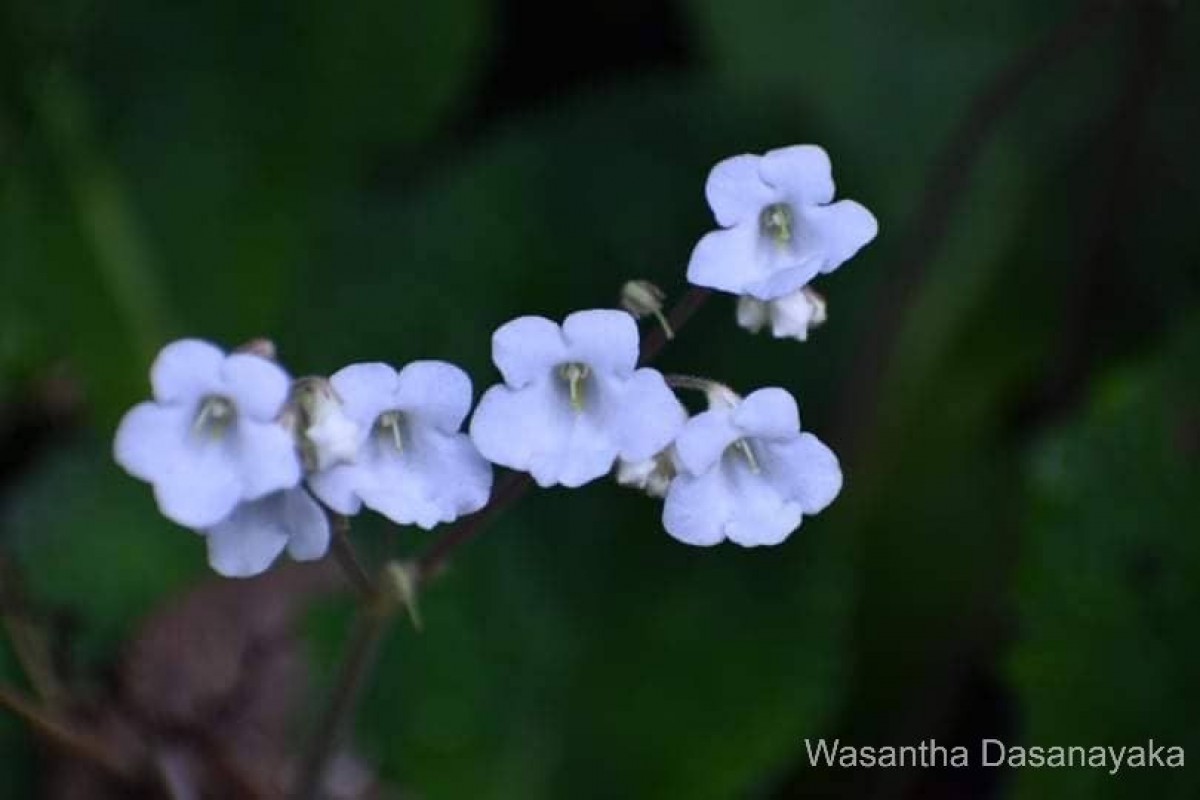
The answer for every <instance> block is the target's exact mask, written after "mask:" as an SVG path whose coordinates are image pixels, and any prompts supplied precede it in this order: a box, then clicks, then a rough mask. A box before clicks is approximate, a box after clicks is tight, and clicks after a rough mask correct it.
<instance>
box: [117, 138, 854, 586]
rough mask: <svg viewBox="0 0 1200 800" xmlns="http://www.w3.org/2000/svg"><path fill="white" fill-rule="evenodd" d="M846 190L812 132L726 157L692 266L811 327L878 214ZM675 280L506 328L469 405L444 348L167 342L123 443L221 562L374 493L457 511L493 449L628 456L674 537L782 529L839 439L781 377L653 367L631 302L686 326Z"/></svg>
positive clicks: (553, 476) (752, 310)
mask: <svg viewBox="0 0 1200 800" xmlns="http://www.w3.org/2000/svg"><path fill="white" fill-rule="evenodd" d="M833 193H834V188H833V180H832V177H831V171H830V164H829V158H828V156H827V155H826V154H825V151H824V150H822V149H821V148H819V147H816V146H813V145H802V146H795V147H787V148H783V149H780V150H773V151H771V152H768V153H767V154H765V155H763V156H757V155H741V156H736V157H734V158H730V159H728V160H726V161H723V162H721V163H720V164H718V165H717V166H716V167H714V168H713V170H712V172H711V174H710V175H709V178H708V183H707V185H706V194H707V197H708V202H709V205H710V206H711V207H712V210H713V213H714V215H715V217H716V221H717V223H718V224H719V225H720V230H716V231H713V232H712V233H709V234H707V235H706V236H704V237H703V238H702V239H701V240H700V242H699V244H697V245H696V248H695V250H694V251H693V253H692V256H691V261H690V263H689V265H688V268H687V277H688V280H689V281H690V282H691V283H693V284H695V285H697V286H701V287H707V288H712V289H718V290H721V291H725V292H729V293H732V294H735V295H738V296H739V301H738V306H737V320H738V323H739V324H740V325H741V326H742V327H744V328H747V329H749V330H751V331H758V330H760V329H762V328H764V327H768V326H769V327H770V329H771V331H772V333H773V334H774V335H775V336H776V337H779V338H796V339H800V340H804V339H806V338H807V336H808V334H809V331H810V330H811V329H812V328H813V327H815V326H817V325H819V324H820V323H822V322H823V321H824V320H825V315H826V310H825V301H824V299H823V298H822V297H821V296H820V295H818V294H817V293H816V291H815V290H814V289H813V288H812V287H811V286H810V285H809V284H810V283H811V281H812V280H813V279H814V278H816V277H817V276H818V275H821V274H824V273H828V272H831V271H833V270H834V269H836V268H837V267H839V266H840V265H841V264H842V263H844V262H845V261H846V260H847V259H849V258H850V257H851V256H853V255H854V254H855V253H856V252H857V251H858V250H859V249H860V248H861V247H863V246H864V245H865V244H866V243H867V242H869V241H870V240H871V239H872V238H873V237H874V236H875V233H876V230H877V226H876V222H875V219H874V217H873V216H871V214H870V212H868V211H867V210H866V209H865V208H864V207H862V206H861V205H859V204H858V203H855V202H853V201H851V200H841V201H838V202H833ZM663 296H664V295H663V293H662V292H661V290H659V289H658V287H655V286H653V285H652V284H649V283H647V282H645V281H630V282H629V283H627V284H626V285H625V288H624V290H623V297H622V306H623V308H624V309H626V310H616V309H593V310H587V311H579V312H576V313H574V314H571V315H569V316H568V317H567V318H566V319H564V320H563V322H562V323H561V324H558V323H556V322H554V321H552V320H549V319H546V318H544V317H539V316H523V317H519V318H517V319H514V320H511V321H509V322H507V323H505V324H503V325H501V326H500V327H499V328H498V329H497V330H496V332H495V334H494V335H493V337H492V359H493V361H494V363H495V365H496V367H497V369H498V370H499V372H500V376H501V378H502V383H499V384H497V385H495V386H492V387H491V388H489V389H488V390H487V391H486V392H484V394H483V396H482V397H481V398H480V400H479V404H478V406H477V407H476V408H475V410H474V413H472V411H471V406H472V386H471V380H470V378H469V377H468V376H467V375H466V373H464V372H463V371H462V370H461V369H459V368H458V367H456V366H454V365H452V364H448V363H445V362H441V361H416V362H413V363H410V364H408V365H406V366H404V367H403V368H401V369H399V370H396V369H394V368H393V367H391V366H388V365H386V364H381V363H366V364H352V365H350V366H347V367H345V368H343V369H341V370H339V371H337V372H336V373H334V374H333V375H332V376H330V377H329V378H327V379H326V378H321V377H306V378H299V379H296V380H293V379H291V378H290V377H289V376H288V374H287V373H286V372H285V371H284V370H283V368H282V367H280V366H279V365H278V364H277V363H276V362H275V361H274V358H273V353H272V352H266V351H263V350H262V348H261V347H255V348H247V349H245V350H243V351H239V352H234V353H232V354H226V353H224V352H222V351H221V350H220V349H218V348H217V347H216V346H214V345H212V344H209V343H207V342H203V341H199V340H194V339H186V340H182V341H178V342H174V343H173V344H170V345H168V346H167V347H166V348H164V349H163V351H162V352H161V353H160V354H159V356H158V359H157V360H156V361H155V363H154V365H153V367H152V369H151V375H150V380H151V385H152V389H153V399H152V400H151V401H149V402H145V403H141V404H140V405H137V406H135V407H134V408H133V409H132V410H130V411H129V412H128V413H127V414H126V415H125V417H124V419H123V420H122V422H121V424H120V427H119V428H118V430H117V434H116V441H115V447H114V453H115V457H116V460H117V461H118V463H120V464H121V465H122V466H123V467H124V468H125V469H126V470H127V471H128V472H129V473H130V474H132V475H134V476H135V477H138V478H141V479H143V480H145V481H148V482H149V483H151V484H152V485H153V488H154V495H155V498H156V500H157V502H158V506H159V508H160V510H161V511H162V513H163V514H164V515H165V516H166V517H167V518H169V519H171V520H173V521H174V522H176V523H178V524H180V525H182V526H185V527H188V528H192V529H194V530H196V531H197V532H199V533H200V534H202V535H203V536H204V537H205V538H206V540H207V545H208V551H209V561H210V563H211V565H212V566H213V568H214V569H215V570H216V571H218V572H220V573H222V574H224V575H229V576H246V575H254V574H257V573H259V572H262V571H263V570H265V569H266V568H267V567H268V566H270V564H271V563H272V562H273V561H274V560H275V559H276V558H277V557H278V556H279V555H280V553H282V552H283V551H284V550H285V549H286V550H287V551H288V553H289V554H290V555H291V556H292V557H293V558H295V559H300V560H306V559H316V558H320V557H322V556H323V555H324V554H325V553H326V551H327V549H328V547H329V538H330V515H332V514H337V515H346V516H348V515H353V514H357V513H358V512H359V511H360V510H362V508H363V507H364V506H365V507H367V508H369V509H371V510H373V511H376V512H378V513H380V514H382V515H384V516H385V517H387V518H388V519H390V520H392V521H393V522H395V523H397V524H401V525H417V526H420V527H422V528H425V529H429V528H432V527H434V526H436V525H439V524H442V523H449V522H452V521H454V520H456V519H458V518H459V517H461V516H463V515H466V514H470V513H472V512H474V511H477V510H479V509H481V508H483V507H484V506H485V505H486V504H487V503H488V500H489V495H490V492H491V487H492V465H493V464H496V465H500V466H503V467H507V468H509V469H512V470H518V471H521V472H527V473H529V474H530V475H531V476H532V479H533V480H534V481H535V482H536V483H537V484H538V485H539V486H543V487H548V486H556V485H561V486H566V487H578V486H582V485H584V484H586V483H589V482H591V481H594V480H596V479H598V478H601V477H603V476H605V475H607V474H610V473H615V477H616V479H617V480H618V481H619V482H620V483H621V484H622V485H625V486H631V487H635V488H638V489H641V490H643V491H645V492H646V493H647V494H650V495H651V496H654V497H658V498H662V499H663V500H664V504H663V525H664V527H665V528H666V530H667V532H668V533H669V534H670V535H671V536H673V537H675V538H676V539H678V540H680V541H682V542H686V543H688V544H694V545H713V544H716V543H718V542H721V541H723V540H726V539H728V540H729V541H732V542H735V543H737V544H741V545H746V546H750V545H769V544H777V543H779V542H781V541H783V540H784V539H785V538H787V537H788V536H789V535H790V534H791V533H792V532H793V531H794V530H795V529H796V528H797V527H798V526H799V525H800V522H801V520H802V518H803V516H804V515H811V514H815V513H817V512H818V511H820V510H821V509H823V508H824V507H825V506H827V505H828V504H829V503H830V502H832V501H833V499H834V497H835V496H836V495H837V494H838V492H839V490H840V488H841V483H842V475H841V470H840V468H839V465H838V461H837V458H836V456H835V455H834V454H833V452H832V451H831V450H830V449H829V448H828V447H826V446H825V445H824V444H822V443H821V442H820V441H819V440H818V439H816V438H815V437H814V436H813V435H812V434H810V433H804V432H801V430H800V419H799V413H798V411H797V406H796V402H795V400H794V399H793V397H792V396H791V395H790V394H788V393H787V392H786V391H785V390H783V389H779V388H766V389H759V390H758V391H754V392H751V393H750V394H749V395H747V396H746V397H744V398H743V397H740V396H738V395H737V394H735V393H734V392H733V391H731V390H730V389H728V388H726V387H725V386H723V385H721V384H720V383H717V382H715V381H711V380H708V379H701V378H694V377H664V376H663V375H662V374H661V373H659V372H657V371H656V370H654V369H651V368H649V367H646V366H641V367H639V365H638V362H639V355H640V349H639V348H640V343H639V333H638V327H637V322H636V320H635V316H636V317H638V318H640V317H643V316H651V315H652V316H654V317H655V318H657V320H658V321H659V323H660V324H661V325H662V327H663V330H664V333H665V334H666V336H667V337H671V336H672V335H673V333H674V332H673V330H672V328H671V326H670V321H669V319H668V317H667V316H666V315H664V314H663V312H662V306H661V301H662V299H663ZM676 389H700V390H702V391H704V392H705V393H706V395H707V397H708V402H709V407H708V409H707V410H705V411H702V412H701V413H698V414H696V415H694V416H689V414H688V411H687V410H686V408H685V407H684V405H683V404H682V403H681V402H680V401H679V399H678V398H677V397H676V394H675V390H676ZM468 417H470V422H469V425H468V433H463V432H462V428H463V425H464V423H465V422H466V421H467V418H468Z"/></svg>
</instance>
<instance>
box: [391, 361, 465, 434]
mask: <svg viewBox="0 0 1200 800" xmlns="http://www.w3.org/2000/svg"><path fill="white" fill-rule="evenodd" d="M395 398H396V408H398V409H402V410H403V411H405V412H407V413H409V414H411V415H412V416H413V417H414V418H415V419H417V420H419V421H420V422H421V423H427V424H430V425H433V426H434V427H435V428H437V429H438V430H440V431H443V432H445V433H453V432H455V431H457V430H458V428H459V426H460V425H462V422H463V420H464V419H466V416H467V413H468V412H470V410H471V379H470V378H469V377H467V373H465V372H463V371H462V370H461V369H459V368H458V367H456V366H454V365H453V364H449V363H446V362H445V361H414V362H413V363H411V364H409V365H407V366H406V367H404V368H403V369H402V370H400V374H399V376H398V377H397V379H396V393H395Z"/></svg>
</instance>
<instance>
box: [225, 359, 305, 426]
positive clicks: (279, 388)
mask: <svg viewBox="0 0 1200 800" xmlns="http://www.w3.org/2000/svg"><path fill="white" fill-rule="evenodd" d="M221 378H222V381H223V383H224V387H225V392H224V393H225V394H227V395H228V397H229V398H230V399H231V400H233V402H234V404H235V405H236V406H237V410H238V413H239V414H241V415H242V416H245V417H250V418H251V419H254V420H257V421H258V422H269V421H270V420H273V419H275V418H276V417H277V416H279V412H280V410H281V409H282V408H283V404H284V402H285V401H286V400H287V396H288V388H289V387H290V385H291V379H290V378H289V377H288V374H287V373H286V372H284V371H283V368H282V367H280V366H279V365H278V364H276V363H275V362H274V361H268V360H267V359H265V358H262V357H260V356H255V355H251V354H249V353H234V354H233V355H231V356H229V357H228V358H226V359H225V362H224V363H223V364H222V365H221Z"/></svg>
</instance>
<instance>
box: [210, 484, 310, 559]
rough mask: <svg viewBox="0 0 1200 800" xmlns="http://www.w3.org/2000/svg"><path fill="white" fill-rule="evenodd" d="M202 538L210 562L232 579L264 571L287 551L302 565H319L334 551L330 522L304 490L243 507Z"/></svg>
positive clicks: (253, 502)
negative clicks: (316, 563) (308, 562)
mask: <svg viewBox="0 0 1200 800" xmlns="http://www.w3.org/2000/svg"><path fill="white" fill-rule="evenodd" d="M201 533H202V534H203V535H204V537H205V539H206V540H207V542H208V563H209V564H210V565H211V566H212V568H213V569H214V570H216V571H217V572H219V573H220V574H222V575H224V576H226V577H229V578H247V577H250V576H252V575H258V574H259V573H261V572H264V571H265V570H266V569H267V567H269V566H271V564H272V563H273V562H274V561H275V559H276V558H278V557H279V554H280V553H282V552H283V551H284V549H285V548H286V549H287V551H288V555H290V556H291V557H292V558H294V559H296V560H297V561H315V560H316V559H319V558H321V557H323V556H324V555H325V553H326V551H327V550H328V549H329V519H328V518H327V517H326V516H325V512H324V510H322V508H321V507H320V506H319V505H317V503H316V501H315V500H313V499H312V498H311V497H309V495H308V492H306V491H305V490H304V489H303V488H302V487H299V486H296V487H293V488H291V489H284V490H282V491H278V492H273V493H272V494H269V495H267V496H266V497H260V498H259V499H257V500H250V501H247V502H244V503H240V504H239V505H238V506H237V508H235V509H234V510H233V512H232V513H231V514H230V515H229V516H227V517H226V518H225V519H223V520H221V521H220V522H218V523H217V524H216V525H213V526H211V527H209V528H206V529H204V530H202V531H201Z"/></svg>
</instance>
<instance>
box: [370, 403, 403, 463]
mask: <svg viewBox="0 0 1200 800" xmlns="http://www.w3.org/2000/svg"><path fill="white" fill-rule="evenodd" d="M402 424H403V415H402V414H401V413H400V412H399V411H386V412H384V413H382V414H380V415H379V420H378V421H377V422H376V423H375V425H376V427H377V428H378V429H379V430H382V431H388V432H389V433H390V434H391V437H392V445H393V446H394V447H395V448H396V452H397V453H402V452H404V436H403V435H402V434H401V432H400V426H401V425H402Z"/></svg>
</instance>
